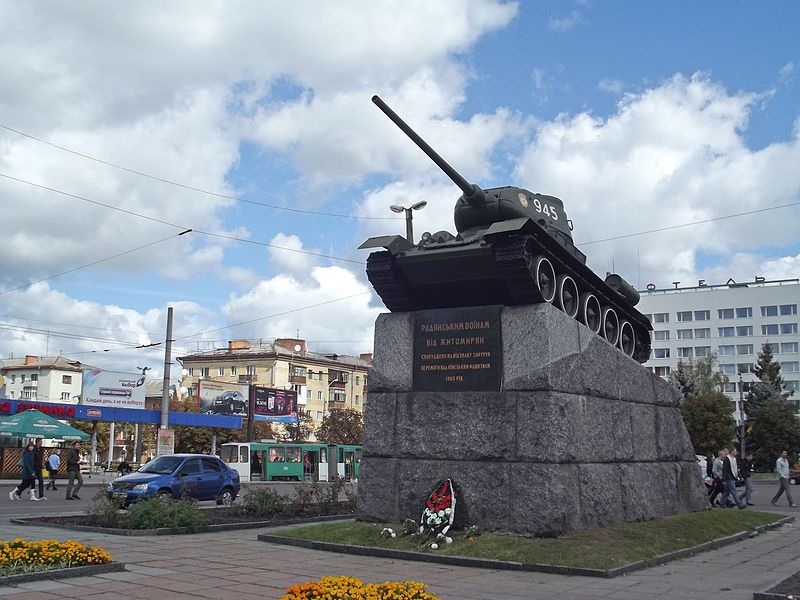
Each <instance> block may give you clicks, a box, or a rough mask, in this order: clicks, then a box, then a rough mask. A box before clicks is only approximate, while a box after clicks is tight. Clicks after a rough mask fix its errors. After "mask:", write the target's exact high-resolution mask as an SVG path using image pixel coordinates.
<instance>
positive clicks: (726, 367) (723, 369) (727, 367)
mask: <svg viewBox="0 0 800 600" xmlns="http://www.w3.org/2000/svg"><path fill="white" fill-rule="evenodd" d="M719 371H720V373H724V374H725V375H736V365H734V364H729V363H725V364H720V366H719Z"/></svg>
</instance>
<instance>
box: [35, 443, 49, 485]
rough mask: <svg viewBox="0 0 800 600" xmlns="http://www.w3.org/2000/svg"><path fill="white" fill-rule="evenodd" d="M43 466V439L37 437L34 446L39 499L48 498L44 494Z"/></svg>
mask: <svg viewBox="0 0 800 600" xmlns="http://www.w3.org/2000/svg"><path fill="white" fill-rule="evenodd" d="M42 468H44V449H43V448H42V440H41V439H39V438H37V439H36V443H35V445H34V447H33V470H34V472H35V473H34V476H35V477H36V480H37V481H38V482H39V500H47V498H46V497H45V495H44V476H43V475H42Z"/></svg>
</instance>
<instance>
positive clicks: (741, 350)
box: [736, 344, 753, 354]
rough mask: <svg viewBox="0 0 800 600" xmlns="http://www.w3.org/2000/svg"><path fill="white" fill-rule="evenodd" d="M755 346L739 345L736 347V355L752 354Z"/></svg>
mask: <svg viewBox="0 0 800 600" xmlns="http://www.w3.org/2000/svg"><path fill="white" fill-rule="evenodd" d="M752 353H753V344H739V345H738V346H736V354H752Z"/></svg>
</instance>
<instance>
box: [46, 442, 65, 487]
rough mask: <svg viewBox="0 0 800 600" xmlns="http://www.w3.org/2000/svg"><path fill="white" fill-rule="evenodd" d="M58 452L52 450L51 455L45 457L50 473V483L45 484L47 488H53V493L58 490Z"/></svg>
mask: <svg viewBox="0 0 800 600" xmlns="http://www.w3.org/2000/svg"><path fill="white" fill-rule="evenodd" d="M58 452H59V451H58V450H53V453H52V454H51V455H50V456H48V457H47V470H48V471H49V472H50V481H48V482H47V488H46V489H48V490H49V489H50V488H53V491H54V492H55V491H56V490H58V488H57V487H56V476H57V475H58V467H60V466H61V457H60V456H59V455H58Z"/></svg>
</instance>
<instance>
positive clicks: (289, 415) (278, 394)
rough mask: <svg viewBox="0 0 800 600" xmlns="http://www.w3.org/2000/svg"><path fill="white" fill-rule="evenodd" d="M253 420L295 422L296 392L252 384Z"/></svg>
mask: <svg viewBox="0 0 800 600" xmlns="http://www.w3.org/2000/svg"><path fill="white" fill-rule="evenodd" d="M251 393H252V394H253V420H254V421H276V422H278V423H295V422H296V421H297V392H295V391H294V390H278V389H275V388H268V387H263V386H260V385H254V386H252V390H251Z"/></svg>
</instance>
